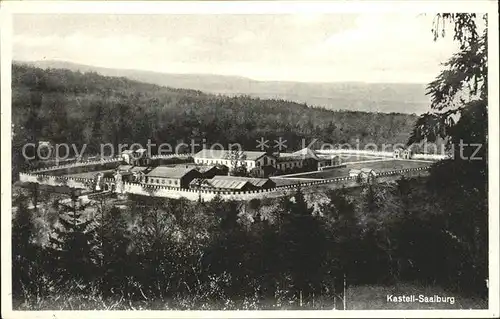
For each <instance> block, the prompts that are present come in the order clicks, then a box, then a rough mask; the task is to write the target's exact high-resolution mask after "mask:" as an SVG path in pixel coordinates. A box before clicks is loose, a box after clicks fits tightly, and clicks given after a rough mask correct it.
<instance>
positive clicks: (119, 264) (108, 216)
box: [99, 207, 130, 294]
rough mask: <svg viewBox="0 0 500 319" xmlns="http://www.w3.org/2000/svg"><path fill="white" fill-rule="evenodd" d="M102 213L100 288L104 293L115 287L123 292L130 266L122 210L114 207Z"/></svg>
mask: <svg viewBox="0 0 500 319" xmlns="http://www.w3.org/2000/svg"><path fill="white" fill-rule="evenodd" d="M102 213H103V215H104V216H103V219H102V221H101V225H100V229H99V237H100V240H101V243H102V247H101V252H102V265H101V270H102V273H103V278H102V289H103V292H104V293H105V294H108V293H112V292H114V290H115V289H119V290H121V291H122V292H123V291H124V290H125V289H126V286H127V278H126V277H127V275H129V272H128V270H129V266H130V260H129V259H130V258H129V255H128V253H127V250H128V248H129V246H130V234H129V231H128V229H127V228H128V226H127V222H126V220H125V219H124V218H123V212H122V211H121V210H120V209H118V208H116V207H113V208H111V209H109V210H107V211H105V212H102Z"/></svg>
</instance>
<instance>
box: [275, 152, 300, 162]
mask: <svg viewBox="0 0 500 319" xmlns="http://www.w3.org/2000/svg"><path fill="white" fill-rule="evenodd" d="M302 159H304V158H303V157H302V155H297V154H295V153H280V154H279V157H277V158H276V161H277V162H288V161H298V160H302Z"/></svg>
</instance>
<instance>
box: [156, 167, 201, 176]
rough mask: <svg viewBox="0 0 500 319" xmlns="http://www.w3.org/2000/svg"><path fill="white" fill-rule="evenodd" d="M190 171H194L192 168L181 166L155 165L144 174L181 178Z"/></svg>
mask: <svg viewBox="0 0 500 319" xmlns="http://www.w3.org/2000/svg"><path fill="white" fill-rule="evenodd" d="M191 171H196V170H195V169H193V168H182V167H166V166H158V167H155V168H154V169H153V170H151V172H149V173H147V174H146V176H150V177H165V178H182V177H184V176H185V175H186V174H188V173H190V172H191Z"/></svg>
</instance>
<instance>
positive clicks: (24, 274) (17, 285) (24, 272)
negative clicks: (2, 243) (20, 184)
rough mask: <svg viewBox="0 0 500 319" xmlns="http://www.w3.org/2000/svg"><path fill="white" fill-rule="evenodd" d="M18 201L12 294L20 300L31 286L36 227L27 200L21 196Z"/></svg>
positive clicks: (15, 221)
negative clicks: (23, 291) (33, 243)
mask: <svg viewBox="0 0 500 319" xmlns="http://www.w3.org/2000/svg"><path fill="white" fill-rule="evenodd" d="M16 201H17V211H16V214H15V215H14V218H13V220H12V293H13V296H14V298H20V297H21V295H22V290H25V289H26V288H27V287H29V285H30V278H31V276H30V273H31V263H32V260H33V257H34V256H33V254H34V249H33V247H32V243H31V239H32V237H33V231H34V225H33V220H32V217H31V212H30V211H29V210H28V207H27V204H26V202H27V199H26V198H25V197H24V196H22V195H21V196H20V197H19V198H17V199H16Z"/></svg>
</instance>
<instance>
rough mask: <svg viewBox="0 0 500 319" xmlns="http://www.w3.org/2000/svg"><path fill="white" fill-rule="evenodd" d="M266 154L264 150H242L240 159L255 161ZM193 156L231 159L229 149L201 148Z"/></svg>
mask: <svg viewBox="0 0 500 319" xmlns="http://www.w3.org/2000/svg"><path fill="white" fill-rule="evenodd" d="M266 154H267V153H266V152H259V151H242V152H241V158H240V160H249V161H255V160H257V159H259V158H261V157H262V156H264V155H266ZM270 156H272V155H270ZM194 157H197V158H209V159H225V160H228V159H231V151H229V150H210V149H203V150H201V151H199V152H198V153H196V154H195V155H194Z"/></svg>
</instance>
